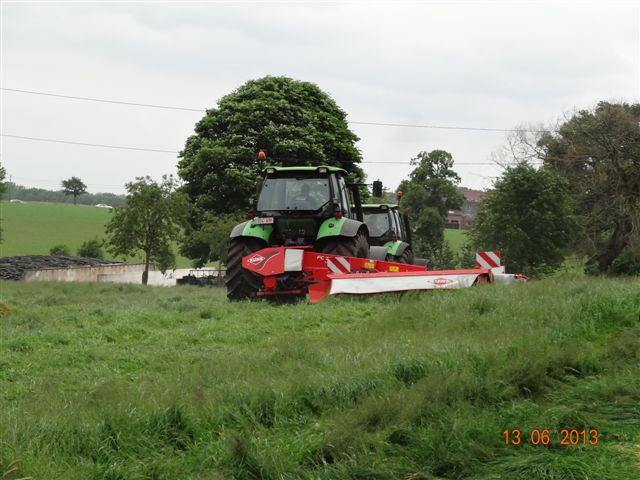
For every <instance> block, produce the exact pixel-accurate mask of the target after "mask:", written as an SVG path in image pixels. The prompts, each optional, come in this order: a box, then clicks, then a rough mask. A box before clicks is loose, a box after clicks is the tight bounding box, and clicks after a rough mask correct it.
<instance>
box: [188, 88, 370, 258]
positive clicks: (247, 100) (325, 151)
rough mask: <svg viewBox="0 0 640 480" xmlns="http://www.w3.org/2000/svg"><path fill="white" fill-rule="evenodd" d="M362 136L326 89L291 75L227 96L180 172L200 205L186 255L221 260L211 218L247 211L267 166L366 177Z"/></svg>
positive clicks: (200, 129)
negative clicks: (262, 155)
mask: <svg viewBox="0 0 640 480" xmlns="http://www.w3.org/2000/svg"><path fill="white" fill-rule="evenodd" d="M357 141H358V137H357V136H356V135H355V134H354V133H353V132H352V131H351V130H349V127H348V125H347V121H346V114H345V112H344V111H343V110H342V109H341V108H340V107H338V105H337V104H336V103H335V101H334V100H333V99H332V98H331V97H330V96H329V95H327V94H326V93H325V92H323V91H322V90H321V89H320V88H319V87H318V86H316V85H314V84H312V83H309V82H301V81H296V80H292V79H290V78H287V77H271V76H268V77H264V78H260V79H258V80H252V81H249V82H247V83H246V84H244V85H243V86H241V87H240V88H238V89H237V90H235V91H234V92H232V93H230V94H229V95H226V96H225V97H223V98H222V99H221V100H220V101H219V102H218V107H217V108H212V109H210V110H207V114H206V115H205V116H204V117H203V118H202V119H201V120H200V121H199V122H198V123H197V124H196V127H195V134H194V135H192V136H191V137H189V138H188V139H187V141H186V144H185V147H184V150H183V151H182V152H181V154H180V157H181V159H180V161H179V163H178V173H179V175H180V177H181V178H182V179H183V180H184V181H185V185H184V187H183V190H184V192H186V193H187V194H188V196H189V199H190V200H191V202H192V203H193V205H194V206H195V208H194V210H193V213H192V215H191V219H190V229H189V230H188V232H187V238H186V242H185V243H184V245H183V247H182V250H181V251H182V253H183V254H184V255H186V256H188V257H190V258H193V259H197V260H198V263H199V264H203V263H205V262H206V261H208V260H216V259H218V258H219V252H217V251H214V250H212V248H211V242H209V241H207V240H206V238H204V237H203V235H201V233H199V232H202V231H203V230H205V229H206V228H207V226H206V223H207V222H208V221H210V215H211V214H214V215H225V214H236V215H237V213H238V212H244V211H246V210H247V209H248V208H249V207H250V200H251V198H252V197H254V196H255V186H256V182H257V180H258V179H259V178H260V171H261V170H262V168H263V167H264V165H265V163H264V162H263V163H260V162H258V160H257V154H258V152H259V151H260V150H264V151H265V152H266V154H267V164H271V165H319V164H325V165H335V166H340V167H342V168H344V169H345V170H347V171H348V172H352V173H353V174H354V176H362V170H361V169H360V167H359V166H358V164H359V162H360V160H361V155H360V152H359V150H358V149H357V148H356V146H355V144H356V142H357Z"/></svg>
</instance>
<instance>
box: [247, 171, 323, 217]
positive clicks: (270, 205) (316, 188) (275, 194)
mask: <svg viewBox="0 0 640 480" xmlns="http://www.w3.org/2000/svg"><path fill="white" fill-rule="evenodd" d="M330 199H331V195H330V193H329V178H328V177H324V178H317V177H298V178H267V179H266V180H265V181H264V183H263V185H262V190H261V191H260V198H258V211H260V212H265V211H270V210H319V209H320V208H321V207H322V206H323V205H324V204H325V203H327V202H328V201H329V200H330Z"/></svg>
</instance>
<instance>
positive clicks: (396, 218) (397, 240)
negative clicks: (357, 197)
mask: <svg viewBox="0 0 640 480" xmlns="http://www.w3.org/2000/svg"><path fill="white" fill-rule="evenodd" d="M362 210H363V214H364V223H365V224H366V225H367V228H368V229H369V243H370V244H371V245H373V246H377V247H386V248H387V258H388V259H389V260H391V261H398V262H406V263H411V262H412V261H413V254H412V253H411V228H410V225H409V219H408V218H407V217H406V216H403V217H401V216H400V207H399V205H394V204H390V203H388V204H387V203H380V204H365V205H363V206H362ZM405 252H407V253H406V254H405Z"/></svg>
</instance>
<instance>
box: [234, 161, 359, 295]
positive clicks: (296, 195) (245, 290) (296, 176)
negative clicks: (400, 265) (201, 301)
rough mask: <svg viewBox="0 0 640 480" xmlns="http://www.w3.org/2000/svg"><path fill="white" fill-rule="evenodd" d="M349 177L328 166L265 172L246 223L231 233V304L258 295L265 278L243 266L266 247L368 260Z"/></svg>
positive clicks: (355, 191) (355, 186) (355, 193)
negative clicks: (309, 249) (244, 260)
mask: <svg viewBox="0 0 640 480" xmlns="http://www.w3.org/2000/svg"><path fill="white" fill-rule="evenodd" d="M346 176H347V172H346V171H345V170H343V169H342V168H337V167H330V166H318V167H267V168H265V169H264V178H263V180H262V181H261V182H260V183H259V184H258V188H257V201H256V202H254V204H253V206H252V209H251V211H250V212H249V213H248V215H247V219H248V220H247V221H246V222H243V223H240V224H238V225H236V226H235V228H234V229H233V230H232V232H231V235H230V244H229V252H228V255H227V274H226V277H225V283H226V285H227V297H228V298H229V300H244V299H252V298H255V297H256V296H257V293H258V291H259V290H260V288H261V287H262V279H261V277H259V276H257V275H256V274H254V273H252V272H250V271H248V270H246V269H244V268H243V267H242V258H243V257H245V256H247V255H249V254H251V253H252V252H255V251H258V250H261V249H263V248H266V247H275V246H312V247H313V248H314V250H315V251H317V252H322V253H331V254H337V255H344V256H349V257H360V258H367V257H368V256H369V229H368V227H367V225H366V224H365V223H364V217H363V215H364V213H363V210H362V202H361V200H360V191H359V187H360V184H358V183H352V184H348V183H347V182H346V180H345V178H346ZM283 281H285V282H286V279H283ZM283 286H284V287H286V285H283Z"/></svg>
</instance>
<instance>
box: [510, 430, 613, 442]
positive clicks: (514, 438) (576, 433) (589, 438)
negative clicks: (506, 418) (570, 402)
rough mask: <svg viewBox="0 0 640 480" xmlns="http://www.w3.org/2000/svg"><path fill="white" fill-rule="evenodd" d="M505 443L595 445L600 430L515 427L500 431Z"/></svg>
mask: <svg viewBox="0 0 640 480" xmlns="http://www.w3.org/2000/svg"><path fill="white" fill-rule="evenodd" d="M502 437H503V439H504V444H505V445H520V444H529V445H550V444H553V445H567V446H568V445H597V444H598V442H600V441H601V439H600V432H598V430H596V429H595V428H588V429H585V428H583V429H581V430H579V429H576V428H573V429H571V428H563V429H562V430H560V431H559V432H554V431H552V430H550V429H548V428H534V429H533V430H531V431H530V432H523V431H522V430H519V429H517V428H514V429H512V430H510V429H507V430H504V431H503V432H502Z"/></svg>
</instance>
